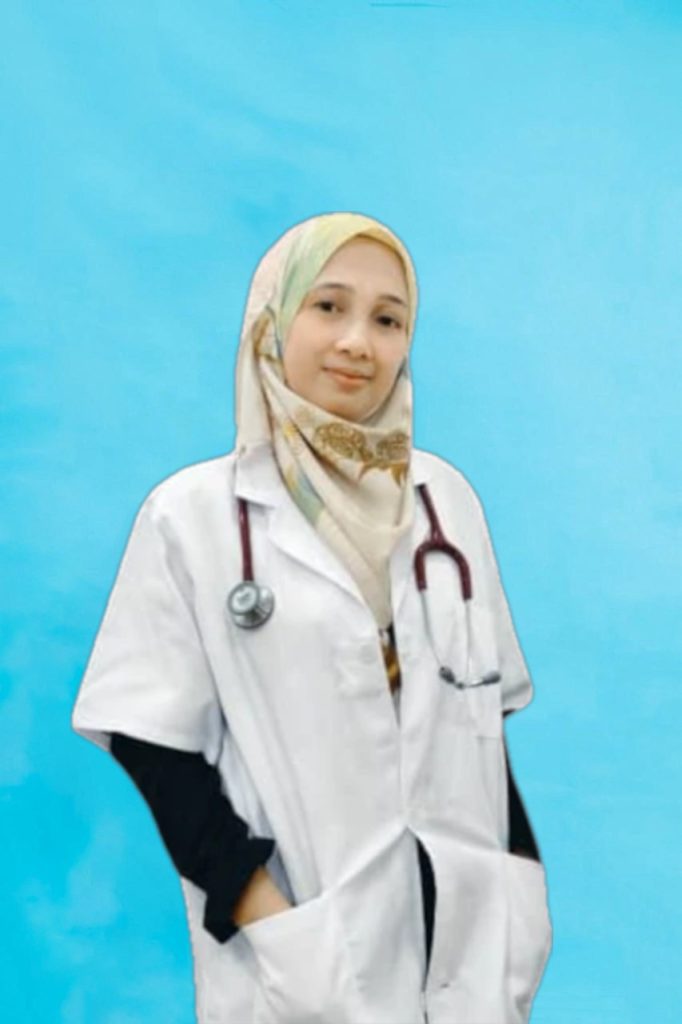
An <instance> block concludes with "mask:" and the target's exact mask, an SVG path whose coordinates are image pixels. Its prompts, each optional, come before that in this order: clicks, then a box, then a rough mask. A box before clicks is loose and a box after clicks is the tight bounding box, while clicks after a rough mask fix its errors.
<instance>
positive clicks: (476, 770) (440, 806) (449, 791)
mask: <svg viewBox="0 0 682 1024" xmlns="http://www.w3.org/2000/svg"><path fill="white" fill-rule="evenodd" d="M452 613H453V621H454V628H453V630H452V637H451V642H450V645H449V647H448V648H447V649H446V650H445V651H444V652H443V653H444V655H445V663H446V664H448V666H449V667H451V668H452V671H453V672H454V675H455V680H456V682H448V681H446V680H445V679H443V678H442V677H441V678H439V679H437V681H436V685H435V689H434V693H435V695H436V699H435V703H434V707H433V711H432V714H431V721H432V726H431V742H430V744H429V748H430V754H429V767H428V770H427V771H426V773H425V776H424V777H425V780H426V781H425V795H424V799H425V802H426V803H427V804H428V805H429V808H430V810H432V811H433V812H434V813H436V814H438V816H439V817H442V818H443V820H444V822H446V823H447V827H453V825H452V823H453V822H455V821H456V822H457V823H458V827H461V828H463V829H465V830H466V831H468V832H469V834H470V835H472V836H473V835H476V836H477V837H479V838H480V840H481V841H485V842H486V843H489V842H490V841H491V840H492V841H493V842H494V843H496V844H498V843H501V842H502V841H503V839H504V801H503V798H504V751H503V744H502V739H503V735H504V734H503V729H502V699H501V686H502V681H501V679H499V678H498V679H496V681H492V679H493V678H495V677H496V676H497V674H498V673H499V661H498V657H497V644H496V642H495V633H494V627H493V619H492V616H491V614H490V612H489V610H488V608H487V607H486V606H485V605H483V604H480V603H476V602H475V601H473V600H472V602H471V606H470V608H469V611H468V615H467V614H466V612H465V607H464V605H463V603H462V602H460V605H459V608H457V607H455V608H453V609H452ZM467 626H468V630H467ZM485 679H488V680H491V681H489V682H487V683H483V685H478V686H476V685H474V686H472V685H470V684H472V683H478V682H480V681H481V680H485ZM457 682H460V683H462V684H463V685H462V686H458V685H456V683H457Z"/></svg>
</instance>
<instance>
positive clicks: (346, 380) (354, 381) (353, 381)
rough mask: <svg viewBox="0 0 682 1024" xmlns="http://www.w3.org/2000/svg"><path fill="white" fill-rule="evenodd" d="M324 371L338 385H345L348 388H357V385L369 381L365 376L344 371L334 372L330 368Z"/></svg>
mask: <svg viewBox="0 0 682 1024" xmlns="http://www.w3.org/2000/svg"><path fill="white" fill-rule="evenodd" d="M326 371H327V373H328V374H331V375H332V377H333V378H334V379H335V380H336V381H338V382H339V384H346V385H348V386H350V387H357V386H358V385H359V384H361V383H363V382H364V381H368V380H369V379H370V378H369V377H367V376H366V375H365V374H353V373H346V372H345V371H344V370H334V369H333V368H332V367H326Z"/></svg>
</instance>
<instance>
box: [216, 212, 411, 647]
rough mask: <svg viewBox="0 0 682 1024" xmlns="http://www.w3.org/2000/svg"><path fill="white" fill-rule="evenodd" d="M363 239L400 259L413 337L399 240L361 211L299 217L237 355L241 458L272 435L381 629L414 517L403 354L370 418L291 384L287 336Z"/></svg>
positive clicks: (259, 275) (268, 261)
mask: <svg viewBox="0 0 682 1024" xmlns="http://www.w3.org/2000/svg"><path fill="white" fill-rule="evenodd" d="M356 235H363V236H369V237H371V238H374V239H377V240H378V241H381V242H384V243H385V244H386V245H388V246H389V247H390V248H391V249H393V250H394V251H395V252H396V253H397V254H398V256H399V257H400V259H401V261H402V264H403V267H404V270H405V276H406V280H407V288H408V299H409V322H408V343H409V342H410V341H411V339H412V334H413V331H414V321H415V314H416V308H417V283H416V278H415V273H414V269H413V267H412V261H411V259H410V256H409V254H408V252H407V250H406V249H405V247H404V246H403V244H402V242H401V241H400V239H398V238H397V237H396V235H394V234H393V232H392V231H390V230H389V229H388V228H387V227H385V226H384V225H383V224H381V223H379V222H378V221H376V220H374V219H372V218H370V217H365V216H363V215H361V214H357V213H330V214H323V215H322V216H319V217H312V218H311V219H310V220H306V221H303V222H302V223H300V224H296V225H295V226H294V227H293V228H291V229H290V230H289V231H287V232H286V233H285V234H284V235H282V236H281V238H280V239H279V240H278V241H277V242H276V243H275V245H274V246H272V248H271V249H269V250H268V252H267V253H266V254H265V256H264V257H263V259H262V260H261V262H260V263H259V265H258V267H257V269H256V272H255V274H254V276H253V279H252V282H251V288H250V291H249V297H248V301H247V305H246V312H245V315H244V323H243V328H242V335H241V341H240V347H239V353H238V357H237V374H236V419H237V440H236V450H237V454H238V455H240V454H242V453H244V452H245V451H246V450H247V449H249V448H251V447H252V446H253V445H256V444H260V443H261V442H263V441H266V440H269V441H270V442H271V443H272V445H273V450H274V455H275V459H276V462H277V465H278V467H279V470H280V473H281V475H282V478H283V480H284V483H285V484H286V487H287V489H288V490H289V493H290V494H291V496H292V498H293V499H294V501H295V502H296V504H297V505H298V507H299V508H300V509H301V511H302V512H303V514H304V515H305V516H307V518H308V519H309V520H310V522H311V523H312V524H313V526H314V527H315V529H316V530H317V531H318V533H319V534H320V535H321V536H322V537H323V538H324V539H325V541H326V542H327V543H328V544H329V545H330V546H331V548H332V549H333V550H334V551H335V552H336V554H337V555H338V557H339V558H340V559H341V561H342V562H343V564H344V565H345V566H346V568H347V569H348V571H349V572H350V573H351V575H352V577H353V578H354V580H355V582H356V583H357V586H358V588H359V590H360V592H361V594H362V595H363V597H364V599H365V600H366V602H367V604H368V605H369V607H370V609H371V610H372V612H373V614H374V617H375V619H376V622H377V625H378V627H379V628H380V629H385V628H386V627H387V626H388V625H389V624H390V622H391V618H392V614H391V594H390V578H389V572H388V566H389V558H390V554H391V551H392V550H393V548H394V546H395V544H396V542H397V540H398V538H399V537H400V536H401V535H402V534H403V533H404V532H405V531H406V530H408V529H409V527H410V525H411V523H412V518H413V515H414V491H413V488H412V486H411V482H410V456H411V451H412V383H411V380H410V377H409V370H408V362H407V358H406V359H405V361H404V363H403V365H402V367H401V369H400V371H399V372H398V375H397V377H396V380H395V383H394V385H393V388H392V389H391V391H390V392H389V394H388V395H387V396H386V398H385V399H384V401H383V402H382V403H381V405H380V406H379V407H378V408H376V409H374V410H373V411H372V413H371V414H370V415H369V416H367V417H365V419H363V420H362V422H356V421H351V420H347V419H345V418H343V417H341V416H338V415H334V414H331V413H329V412H327V411H326V410H324V409H322V408H320V407H319V406H317V405H314V404H313V403H311V402H309V401H307V400H306V399H304V398H302V397H301V396H300V395H299V394H297V393H296V392H294V391H292V390H291V389H290V388H289V387H288V386H287V385H286V383H285V378H284V370H283V364H282V355H283V352H284V349H285V347H286V340H287V333H288V331H289V328H290V326H291V323H292V321H293V319H294V317H295V316H296V313H297V312H298V309H299V307H300V305H301V302H302V301H303V299H304V297H305V295H306V294H307V292H308V291H309V289H310V287H311V286H312V284H313V281H314V280H315V278H316V277H317V275H318V274H319V273H320V271H321V270H322V268H323V266H324V264H325V263H326V262H327V260H328V259H329V258H330V257H331V256H332V255H333V253H334V252H335V251H336V250H337V249H338V248H339V247H340V246H341V245H343V244H344V243H345V242H347V241H348V240H349V239H351V238H353V237H355V236H356Z"/></svg>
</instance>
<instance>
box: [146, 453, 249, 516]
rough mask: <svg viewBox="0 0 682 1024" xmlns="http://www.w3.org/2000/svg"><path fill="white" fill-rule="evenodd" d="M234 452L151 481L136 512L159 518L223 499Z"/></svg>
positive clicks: (184, 467)
mask: <svg viewBox="0 0 682 1024" xmlns="http://www.w3.org/2000/svg"><path fill="white" fill-rule="evenodd" d="M235 458H236V455H235V452H234V451H232V452H228V453H227V454H224V455H219V456H216V457H215V458H211V459H203V460H202V461H200V462H195V463H192V464H191V465H189V466H183V467H182V469H179V470H176V471H175V472H174V473H171V474H169V476H167V477H164V478H163V479H162V480H160V481H159V482H158V483H157V484H155V485H154V486H153V487H152V488H151V490H150V491H149V492H148V494H147V495H146V497H145V498H144V500H143V502H142V505H141V507H140V512H141V513H142V512H144V513H146V514H147V515H148V516H149V517H150V518H151V519H152V520H154V521H157V522H158V521H159V520H165V519H173V518H175V517H177V516H182V515H183V514H184V513H187V512H189V511H191V510H195V511H196V510H200V509H202V508H207V507H209V506H214V505H215V503H216V502H224V501H225V500H226V499H227V496H228V494H229V490H230V486H231V480H232V475H233V473H234V464H235Z"/></svg>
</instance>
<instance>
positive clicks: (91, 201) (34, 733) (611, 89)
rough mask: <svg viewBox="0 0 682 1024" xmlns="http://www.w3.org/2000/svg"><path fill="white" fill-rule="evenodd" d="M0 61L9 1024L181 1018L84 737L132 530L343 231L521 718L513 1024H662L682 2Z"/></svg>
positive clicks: (146, 895) (400, 11)
mask: <svg viewBox="0 0 682 1024" xmlns="http://www.w3.org/2000/svg"><path fill="white" fill-rule="evenodd" d="M0 37H1V38H2V40H3V46H2V49H3V60H2V65H1V67H0V82H1V87H2V122H1V123H2V125H3V147H2V148H3V159H2V161H1V163H0V179H1V181H2V190H1V195H2V198H1V200H0V202H1V204H2V210H1V213H2V216H1V223H2V232H1V233H0V269H1V278H0V318H1V341H2V368H1V369H2V374H1V378H0V388H1V399H0V416H1V422H2V445H1V448H0V458H1V460H2V462H1V465H2V502H1V504H0V517H1V518H0V543H1V545H2V549H1V550H2V570H1V579H0V588H1V591H2V636H1V641H2V642H1V645H0V647H1V659H2V663H1V664H2V677H1V685H2V691H1V699H2V705H1V711H0V749H1V750H2V753H1V755H0V785H1V787H2V788H1V794H2V835H3V841H2V843H1V844H0V868H1V870H2V893H3V895H2V920H3V926H4V932H5V934H4V939H3V943H2V946H3V954H2V956H1V957H0V975H1V984H0V989H1V990H2V1016H3V1019H5V1020H8V1021H12V1024H23V1022H31V1024H33V1022H35V1021H41V1022H43V1021H44V1022H52V1021H60V1022H64V1024H148V1022H150V1021H161V1020H163V1021H164V1022H165V1024H190V1022H191V1021H192V1019H193V998H192V982H191V961H190V954H189V944H188V936H187V932H186V927H185V921H184V916H183V915H184V910H183V905H182V900H181V895H180V889H179V886H178V883H177V879H176V876H175V874H174V871H173V869H172V866H171V864H170V861H169V860H168V858H167V855H166V854H165V851H164V850H163V848H162V846H161V844H160V840H159V838H158V836H157V833H156V830H155V827H154V825H153V822H152V820H151V817H150V816H149V814H148V811H147V809H146V807H145V805H144V804H143V802H142V800H141V799H140V798H139V796H138V795H137V793H136V791H135V790H134V789H133V786H132V784H131V783H130V782H129V781H128V779H127V778H126V776H125V775H124V773H123V772H122V771H121V769H120V768H119V767H118V766H117V765H116V764H115V763H114V762H113V761H111V760H110V759H109V758H108V757H106V756H105V755H104V754H103V753H101V752H100V751H98V750H96V749H95V748H94V747H91V746H90V745H89V744H87V743H85V742H84V741H83V740H81V739H79V738H78V737H76V736H75V735H73V734H72V733H71V731H70V722H69V719H70V714H71V708H72V705H73V701H74V699H75V695H76V691H77V687H78V684H79V680H80V677H81V675H82V672H83V670H84V666H85V662H86V660H87V657H88V655H89V652H90V648H91V644H92V641H93V638H94V635H95V632H96V630H97V626H98V623H99V620H100V617H101V614H102V612H103V609H104V604H105V601H106V599H107V596H108V593H109V589H110V587H111V585H112V582H113V579H114V576H115V573H116V569H117V566H118V562H119V559H120V556H121V554H122V551H123V546H124V544H125V540H126V537H127V535H128V531H129V529H130V527H131V524H132V519H133V515H134V513H135V511H136V509H137V508H138V507H139V505H140V503H141V501H142V499H143V498H144V496H145V495H146V494H147V493H148V491H149V490H150V488H151V487H152V486H153V485H154V484H155V483H157V482H158V481H160V480H161V479H162V478H163V477H165V476H167V475H169V474H170V473H172V472H174V471H175V470H176V469H179V468H180V467H181V466H184V465H187V464H188V463H191V462H196V461H199V460H201V459H204V458H209V457H212V456H215V455H218V454H220V453H223V452H225V451H227V450H229V449H230V448H231V447H232V443H233V438H234V426H233V417H232V409H233V372H234V361H235V353H236V346H237V337H238V331H239V326H240V321H241V315H242V311H243V303H244V300H245V297H246V292H247V288H248V284H249V279H250V276H251V274H252V272H253V269H254V267H255V265H256V262H257V260H258V258H259V257H260V255H261V254H262V252H263V251H264V250H265V249H266V248H267V247H268V246H269V244H270V243H271V242H272V241H273V240H274V239H275V238H276V237H277V236H278V235H279V234H280V233H281V232H282V231H283V230H285V229H286V228H287V227H289V226H290V225H291V224H292V223H294V222H295V221H298V220H300V219H302V218H304V217H307V216H310V215H312V214H314V213H318V212H322V211H324V210H336V209H352V210H360V211H363V212H368V213H370V214H373V215H375V216H377V217H379V218H380V219H382V220H385V221H386V222H387V223H388V224H389V225H391V226H392V227H393V228H394V229H395V230H396V231H397V232H398V233H399V234H400V235H401V236H402V237H403V239H404V240H405V242H406V244H407V245H408V247H409V248H410V250H411V252H412V254H413V257H414V259H415V262H416V266H417V270H418V274H419V280H420V286H421V308H420V313H419V318H418V327H417V333H416V337H415V342H414V349H413V356H412V370H413V376H414V381H415V412H416V435H415V440H416V443H417V444H418V445H419V446H421V447H423V448H427V449H431V450H432V451H435V452H437V453H439V454H440V455H442V456H444V457H445V458H447V459H449V460H450V461H451V462H453V463H455V464H456V465H457V466H459V467H460V468H461V469H462V470H463V471H464V473H465V474H466V475H467V477H468V478H469V479H470V480H471V482H472V483H473V485H474V486H475V487H476V489H477V491H478V493H479V495H480V496H481V499H482V501H483V503H484V506H485V508H486V511H487V515H488V519H489V523H490V526H491V530H492V534H493V538H494V541H495V545H496V550H497V554H498V558H499V562H500V566H501V571H502V576H503V580H504V583H505V586H506V589H507V593H508V596H509V600H510V603H511V607H512V610H513V613H514V618H515V622H516V626H517V630H518V633H519V636H520V639H521V643H522V646H523V649H524V652H525V654H526V657H527V660H528V662H529V665H530V667H531V671H532V674H533V677H534V682H535V686H536V698H535V700H534V702H533V704H532V705H531V706H530V708H529V709H527V710H526V711H524V712H523V713H522V714H520V715H518V716H515V719H516V720H514V719H512V721H511V722H510V723H509V726H508V728H509V737H510V744H511V751H512V756H513V760H514V764H515V768H516V773H517V776H518V779H519V782H520V785H521V788H522V791H523V793H524V795H525V797H526V801H527V804H528V807H529V810H530V813H531V816H532V820H533V823H534V825H535V828H536V831H537V834H538V837H539V840H540V844H541V848H542V853H543V857H544V859H545V861H546V865H547V871H548V876H549V888H550V900H551V912H552V917H553V922H554V927H555V944H554V950H553V953H552V957H551V960H550V963H549V966H548V969H547V973H546V975H545V979H544V981H543V984H542V987H541V990H540V992H539V995H538V999H537V1002H536V1008H535V1011H534V1015H533V1024H576V1022H580V1024H592V1022H594V1024H634V1022H637V1024H640V1022H641V1024H649V1022H652V1021H655V1022H656V1024H667V1022H673V1021H674V1022H675V1024H676V1022H677V1020H678V1016H679V1006H680V1004H681V1002H682V982H681V980H680V971H679V951H680V948H682V924H681V921H682V914H681V909H682V907H681V900H680V896H681V894H682V882H681V881H680V878H681V876H680V869H679V850H678V847H679V841H680V838H681V837H680V831H681V830H680V794H679V780H680V777H681V772H680V769H681V767H682V765H681V762H682V753H681V751H682V744H680V742H679V723H680V710H681V709H680V688H681V687H680V678H679V677H680V665H681V654H682V651H681V647H682V630H681V629H680V611H681V609H680V579H681V578H682V556H681V551H682V543H681V541H682V537H681V530H680V524H681V522H682V501H681V491H680V479H679V465H680V443H681V439H682V422H681V417H680V391H681V379H682V378H681V374H680V370H681V369H682V367H681V365H680V363H681V357H680V351H681V344H680V343H681V341H682V338H681V336H680V335H681V326H680V325H681V323H682V297H681V296H682V272H681V267H682V124H681V121H682V115H681V110H682V60H681V53H682V3H680V2H679V0H677V2H675V0H668V2H666V0H641V2H637V0H601V2H600V3H598V4H595V3H593V2H586V0H573V2H565V3H562V2H556V3H550V2H547V0H542V2H540V0H538V2H533V0H525V2H520V0H519V2H517V0H500V2H488V0H461V2H460V0H452V2H449V3H448V2H445V0H444V2H440V3H436V2H434V3H382V2H379V0H377V2H366V0H362V2H361V0H338V2H337V3H335V4H323V3H320V2H315V0H308V2H304V0H298V2H296V0H269V2H265V0H241V2H239V0H197V2H195V3H181V2H180V0H163V2H159V3H148V4H141V5H140V4H133V3H132V2H130V0H127V2H125V0H121V2H118V3H116V4H107V3H103V2H101V0H95V2H90V3H88V4H85V3H79V2H65V3H63V4H53V3H48V2H46V0H34V2H33V3H32V4H30V5H28V4H22V3H21V2H20V0H4V3H3V5H2V14H1V15H0Z"/></svg>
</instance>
